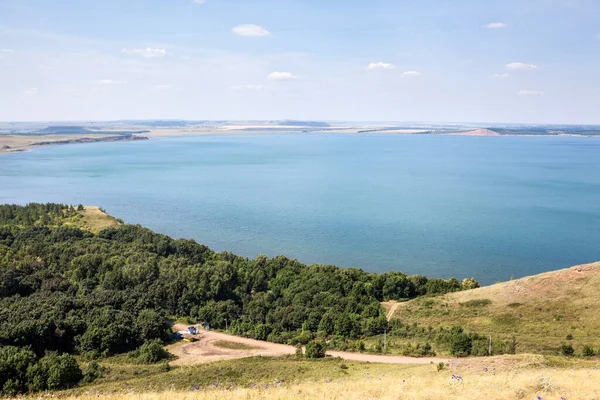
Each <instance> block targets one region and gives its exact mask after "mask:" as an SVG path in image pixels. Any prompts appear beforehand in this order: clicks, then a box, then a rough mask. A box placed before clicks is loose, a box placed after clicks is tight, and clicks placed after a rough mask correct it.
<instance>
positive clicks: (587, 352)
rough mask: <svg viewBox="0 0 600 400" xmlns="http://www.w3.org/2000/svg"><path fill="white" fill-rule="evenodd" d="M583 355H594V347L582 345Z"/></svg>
mask: <svg viewBox="0 0 600 400" xmlns="http://www.w3.org/2000/svg"><path fill="white" fill-rule="evenodd" d="M582 354H583V356H584V357H594V356H595V355H596V352H595V351H594V349H593V348H592V346H587V345H586V346H583V352H582Z"/></svg>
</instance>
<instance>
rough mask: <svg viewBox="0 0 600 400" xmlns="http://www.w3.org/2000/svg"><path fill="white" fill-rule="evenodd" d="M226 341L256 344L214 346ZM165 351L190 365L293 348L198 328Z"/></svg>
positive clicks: (364, 357) (367, 358)
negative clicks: (187, 339) (189, 337)
mask: <svg viewBox="0 0 600 400" xmlns="http://www.w3.org/2000/svg"><path fill="white" fill-rule="evenodd" d="M173 328H174V329H176V330H185V329H186V326H185V325H181V324H175V325H174V326H173ZM220 340H223V341H227V342H233V343H242V344H246V345H248V346H253V347H256V349H253V350H232V349H225V348H222V347H218V346H216V345H215V342H217V341H220ZM168 350H169V352H171V353H172V354H174V355H176V356H177V357H179V358H178V359H177V360H175V361H173V363H172V364H174V365H194V364H205V363H210V362H214V361H221V360H232V359H236V358H244V357H254V356H271V357H273V356H282V355H288V354H294V353H295V352H296V348H295V347H294V346H288V345H285V344H277V343H270V342H263V341H260V340H254V339H248V338H243V337H238V336H232V335H228V334H225V333H220V332H214V331H205V330H202V331H201V333H200V334H199V335H198V341H196V342H193V343H186V342H179V343H176V344H174V345H171V346H169V347H168ZM327 355H330V356H332V357H341V358H343V359H344V360H349V361H363V362H372V363H384V364H430V363H438V362H441V361H443V362H448V361H449V360H448V359H446V358H436V357H429V358H414V357H404V356H383V355H376V354H364V353H347V352H343V351H328V352H327Z"/></svg>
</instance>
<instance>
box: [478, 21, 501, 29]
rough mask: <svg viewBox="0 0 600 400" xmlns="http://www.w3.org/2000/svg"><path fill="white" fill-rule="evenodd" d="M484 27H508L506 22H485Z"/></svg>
mask: <svg viewBox="0 0 600 400" xmlns="http://www.w3.org/2000/svg"><path fill="white" fill-rule="evenodd" d="M483 27H484V28H488V29H502V28H506V24H505V23H504V22H490V23H489V24H485V25H484V26H483Z"/></svg>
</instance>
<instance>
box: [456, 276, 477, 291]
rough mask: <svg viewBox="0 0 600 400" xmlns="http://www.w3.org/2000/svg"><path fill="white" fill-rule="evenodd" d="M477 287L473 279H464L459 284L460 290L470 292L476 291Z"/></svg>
mask: <svg viewBox="0 0 600 400" xmlns="http://www.w3.org/2000/svg"><path fill="white" fill-rule="evenodd" d="M478 287H479V282H477V281H476V280H475V278H465V279H463V281H462V283H461V284H460V289H461V290H470V289H477V288H478Z"/></svg>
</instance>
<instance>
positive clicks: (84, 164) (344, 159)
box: [0, 134, 600, 283]
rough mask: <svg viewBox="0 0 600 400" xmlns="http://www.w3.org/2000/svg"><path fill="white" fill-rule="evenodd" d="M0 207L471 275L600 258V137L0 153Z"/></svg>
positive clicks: (239, 249) (284, 140) (238, 139)
mask: <svg viewBox="0 0 600 400" xmlns="http://www.w3.org/2000/svg"><path fill="white" fill-rule="evenodd" d="M0 202H1V203H21V204H24V203H27V202H60V203H69V204H79V203H82V204H90V205H98V206H101V207H103V208H104V209H106V210H107V212H109V213H110V214H112V215H114V216H115V217H119V218H122V219H124V220H125V221H126V222H129V223H139V224H142V225H144V226H147V227H149V228H151V229H153V230H155V231H157V232H161V233H165V234H168V235H170V236H173V237H185V238H193V239H195V240H196V241H198V242H200V243H204V244H206V245H208V246H209V247H211V248H212V249H214V250H217V251H221V250H228V251H232V252H234V253H236V254H240V255H245V256H249V257H254V256H256V255H257V254H259V253H263V254H267V255H269V256H275V255H277V254H285V255H286V256H288V257H290V258H297V259H298V260H300V261H302V262H305V263H322V264H335V265H338V266H341V267H359V268H363V269H365V270H367V271H373V272H384V271H388V270H398V271H403V272H405V273H408V274H423V275H426V276H429V277H434V276H435V277H444V278H447V277H451V276H455V277H457V278H462V277H471V276H474V277H475V278H476V279H478V280H479V281H481V282H482V283H493V282H496V281H499V280H507V279H509V278H510V277H511V276H514V277H521V276H525V275H531V274H536V273H539V272H543V271H548V270H553V269H558V268H565V267H569V266H571V265H576V264H581V263H586V262H592V261H597V260H600V139H596V138H581V137H451V136H433V135H356V134H355V135H342V134H255V135H229V136H197V137H179V138H160V139H153V140H150V141H144V142H125V143H93V144H76V145H65V146H55V147H44V148H39V149H36V150H34V151H32V152H27V153H11V154H3V155H0Z"/></svg>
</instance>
